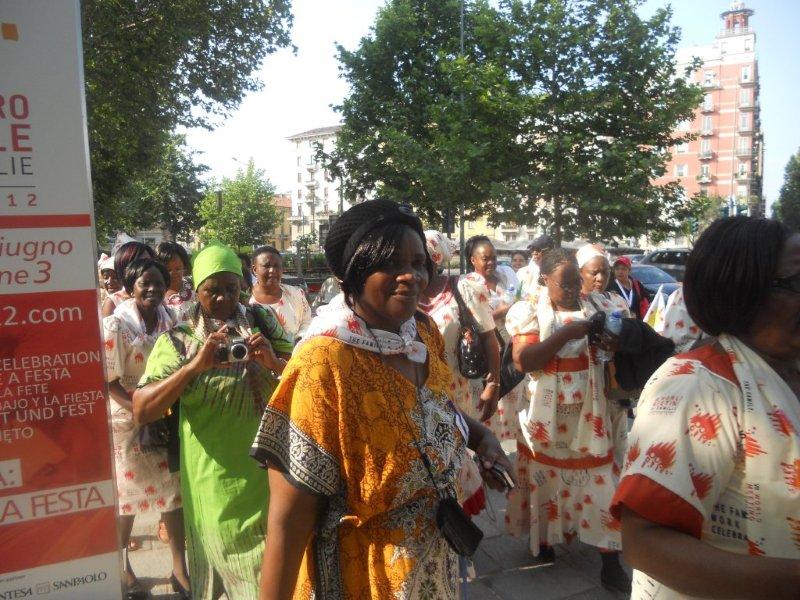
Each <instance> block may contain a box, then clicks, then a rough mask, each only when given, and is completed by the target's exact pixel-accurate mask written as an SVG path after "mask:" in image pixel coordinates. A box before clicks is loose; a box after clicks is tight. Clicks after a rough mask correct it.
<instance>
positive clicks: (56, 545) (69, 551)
mask: <svg viewBox="0 0 800 600" xmlns="http://www.w3.org/2000/svg"><path fill="white" fill-rule="evenodd" d="M116 540H117V507H116V506H109V507H107V508H101V509H98V510H94V511H89V512H82V513H74V514H71V515H64V516H63V517H52V518H49V519H41V520H38V521H28V522H25V523H16V524H14V525H5V526H3V547H2V553H1V554H0V556H2V559H3V566H2V572H4V573H11V572H13V571H22V570H23V569H32V568H34V567H42V566H45V565H52V564H54V563H59V562H64V561H67V560H77V559H79V558H85V557H87V556H94V555H96V554H106V553H107V552H114V551H115V550H117V549H118V548H117V542H116Z"/></svg>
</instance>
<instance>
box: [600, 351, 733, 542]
mask: <svg viewBox="0 0 800 600" xmlns="http://www.w3.org/2000/svg"><path fill="white" fill-rule="evenodd" d="M740 396H741V392H740V390H739V388H738V386H736V385H735V384H733V383H732V382H730V381H728V380H726V379H724V378H722V377H719V376H717V375H715V374H712V373H711V372H710V371H708V370H707V369H706V368H705V367H703V365H702V363H701V362H700V361H697V360H690V359H683V358H671V359H669V360H668V361H667V362H666V363H665V364H664V365H662V367H661V368H660V369H659V370H658V371H656V373H655V374H654V375H653V377H652V378H651V379H650V381H649V382H648V384H647V385H646V386H645V388H644V391H643V393H642V396H641V398H640V400H639V408H638V410H637V414H636V421H635V422H634V425H633V429H632V430H631V432H630V434H629V435H628V452H627V456H626V460H625V470H624V473H623V477H622V479H621V481H620V485H619V487H618V489H617V492H616V495H615V497H614V501H613V503H612V510H613V512H614V513H615V514H616V516H619V511H620V508H621V505H623V504H624V505H625V506H627V507H628V508H630V509H631V510H633V511H634V512H636V513H638V514H639V515H641V516H642V517H644V518H645V519H647V520H649V521H652V522H655V523H658V524H660V525H663V526H665V527H670V528H674V529H678V530H680V531H683V532H685V533H688V534H690V535H693V536H695V537H697V538H699V537H700V531H701V528H702V523H703V521H704V520H706V519H708V517H709V515H710V514H711V510H712V508H713V506H714V504H715V502H716V501H717V500H718V498H719V497H720V495H721V494H722V492H723V491H724V490H725V489H726V487H727V485H728V483H729V481H730V479H731V475H732V473H733V471H734V468H735V466H736V461H737V458H738V456H739V451H740V442H739V440H740V436H739V430H740V427H739V424H738V420H737V418H736V412H737V409H736V406H737V404H739V403H740Z"/></svg>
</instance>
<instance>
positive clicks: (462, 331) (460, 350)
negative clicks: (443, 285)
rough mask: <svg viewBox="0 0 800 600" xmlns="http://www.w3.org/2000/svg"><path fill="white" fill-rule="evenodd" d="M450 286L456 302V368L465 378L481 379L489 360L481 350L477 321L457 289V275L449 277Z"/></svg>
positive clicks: (487, 368)
mask: <svg viewBox="0 0 800 600" xmlns="http://www.w3.org/2000/svg"><path fill="white" fill-rule="evenodd" d="M450 286H451V287H452V288H453V296H454V297H455V299H456V303H457V304H458V322H459V333H458V343H457V344H456V358H457V359H458V370H459V372H460V373H461V374H462V375H463V376H464V377H466V378H467V379H481V378H482V377H485V376H486V373H488V372H489V362H488V360H487V359H486V353H485V352H484V351H483V343H482V342H481V337H480V336H481V333H480V330H479V329H478V323H476V322H475V317H473V316H472V313H471V312H470V311H469V309H468V308H467V305H466V304H464V299H463V298H462V297H461V292H459V291H458V277H451V278H450Z"/></svg>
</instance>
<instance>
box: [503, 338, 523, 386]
mask: <svg viewBox="0 0 800 600" xmlns="http://www.w3.org/2000/svg"><path fill="white" fill-rule="evenodd" d="M498 337H499V336H498ZM501 347H502V348H503V349H502V351H501V354H500V398H502V397H503V396H505V395H506V394H508V393H509V392H510V391H511V390H513V389H514V388H515V387H517V386H518V385H519V384H520V382H521V381H522V380H523V379H525V373H521V372H519V371H517V367H515V366H514V357H513V351H514V344H513V343H508V344H505V346H501Z"/></svg>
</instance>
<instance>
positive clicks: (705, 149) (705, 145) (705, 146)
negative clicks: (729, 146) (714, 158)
mask: <svg viewBox="0 0 800 600" xmlns="http://www.w3.org/2000/svg"><path fill="white" fill-rule="evenodd" d="M709 152H711V140H708V139H705V140H700V154H708V153H709Z"/></svg>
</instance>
